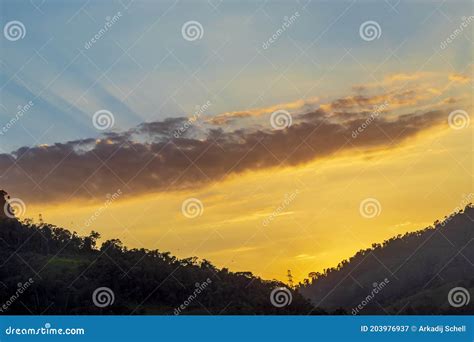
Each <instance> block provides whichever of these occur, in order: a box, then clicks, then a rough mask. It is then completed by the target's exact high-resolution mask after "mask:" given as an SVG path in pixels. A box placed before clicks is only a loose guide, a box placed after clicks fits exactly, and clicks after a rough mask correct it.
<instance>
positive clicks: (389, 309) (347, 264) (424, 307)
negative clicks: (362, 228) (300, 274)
mask: <svg viewBox="0 0 474 342" xmlns="http://www.w3.org/2000/svg"><path fill="white" fill-rule="evenodd" d="M310 275H311V278H312V279H311V280H309V281H306V284H300V286H299V291H300V293H302V294H303V295H304V296H305V297H306V298H308V299H310V300H311V301H312V303H313V304H314V305H315V306H317V307H320V308H322V309H326V310H329V311H332V310H336V309H338V308H342V310H343V311H345V312H346V313H348V314H351V313H352V314H474V298H472V299H471V298H470V297H473V296H474V208H473V207H472V205H468V206H467V207H466V208H465V209H464V210H461V211H459V212H457V213H455V214H453V215H451V216H449V217H446V218H445V220H443V221H442V222H438V221H437V222H435V223H434V225H433V226H432V227H428V228H426V229H424V230H421V231H417V232H413V233H407V234H405V235H403V236H401V235H399V236H397V237H394V238H391V239H390V240H388V241H385V242H384V243H383V244H373V245H372V248H370V249H366V250H362V251H360V252H358V253H357V254H356V255H354V256H353V257H352V258H350V259H349V260H345V261H343V262H341V263H340V264H339V265H338V267H337V268H332V269H328V270H325V272H324V273H323V274H320V273H317V272H314V273H311V274H310ZM451 290H452V291H451ZM450 291H451V293H450ZM450 300H451V303H450ZM453 304H454V305H453ZM342 310H341V311H342Z"/></svg>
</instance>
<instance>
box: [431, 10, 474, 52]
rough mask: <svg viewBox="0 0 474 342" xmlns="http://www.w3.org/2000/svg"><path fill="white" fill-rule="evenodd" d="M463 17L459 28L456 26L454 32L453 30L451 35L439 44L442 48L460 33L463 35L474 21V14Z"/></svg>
mask: <svg viewBox="0 0 474 342" xmlns="http://www.w3.org/2000/svg"><path fill="white" fill-rule="evenodd" d="M461 19H462V22H461V24H460V25H459V26H458V28H456V29H455V30H454V31H453V32H451V34H450V35H449V37H448V38H446V39H445V40H443V41H442V42H441V43H440V44H439V47H440V48H441V50H444V49H446V48H447V46H448V45H449V44H451V43H452V42H453V41H454V40H455V39H456V38H457V37H458V36H459V35H461V34H462V33H463V32H464V29H466V28H467V27H468V26H469V25H470V24H471V22H472V21H474V16H473V15H471V16H469V17H462V18H461Z"/></svg>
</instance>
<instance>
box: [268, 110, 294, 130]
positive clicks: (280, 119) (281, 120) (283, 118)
mask: <svg viewBox="0 0 474 342" xmlns="http://www.w3.org/2000/svg"><path fill="white" fill-rule="evenodd" d="M292 123H293V119H292V117H291V114H290V113H289V112H288V111H286V110H284V109H280V110H277V111H275V112H273V113H272V115H271V116H270V125H272V127H273V129H277V130H281V129H285V128H288V127H290V126H291V124H292Z"/></svg>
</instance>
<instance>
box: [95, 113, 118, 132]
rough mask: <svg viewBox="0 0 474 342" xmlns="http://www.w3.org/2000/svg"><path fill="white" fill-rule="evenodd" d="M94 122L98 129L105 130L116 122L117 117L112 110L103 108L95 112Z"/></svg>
mask: <svg viewBox="0 0 474 342" xmlns="http://www.w3.org/2000/svg"><path fill="white" fill-rule="evenodd" d="M92 124H93V125H94V127H95V128H97V129H98V130H100V131H104V130H106V129H109V128H112V127H113V125H114V124H115V118H114V115H113V114H112V113H111V112H110V111H108V110H106V109H101V110H98V111H97V112H95V113H94V116H93V117H92Z"/></svg>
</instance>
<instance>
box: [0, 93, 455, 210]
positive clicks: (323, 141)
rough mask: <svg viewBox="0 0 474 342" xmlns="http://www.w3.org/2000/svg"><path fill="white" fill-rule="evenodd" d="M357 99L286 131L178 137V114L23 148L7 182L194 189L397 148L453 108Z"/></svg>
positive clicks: (76, 192)
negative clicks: (374, 108)
mask: <svg viewBox="0 0 474 342" xmlns="http://www.w3.org/2000/svg"><path fill="white" fill-rule="evenodd" d="M406 96H407V95H403V94H402V95H401V97H400V98H405V97H406ZM392 98H393V96H392ZM408 98H409V99H408V100H410V96H408ZM351 101H352V102H351V103H350V104H351V105H352V106H353V107H357V110H356V111H350V105H349V104H346V103H343V102H344V101H342V102H341V101H340V100H336V101H335V102H334V103H333V106H332V107H334V108H335V107H338V108H340V111H339V112H338V113H337V115H334V113H332V112H328V111H326V110H324V109H322V108H319V109H316V110H311V111H308V112H304V113H298V114H294V115H293V124H292V125H291V126H290V127H288V128H286V129H284V130H273V129H272V127H271V125H270V122H269V120H267V121H266V123H264V124H261V125H258V126H256V127H245V128H239V129H235V130H227V131H226V130H224V128H223V127H221V126H219V125H214V126H213V125H209V126H208V127H207V128H206V129H205V130H201V129H200V130H198V129H197V127H196V126H191V127H188V129H187V130H185V132H184V133H183V135H181V136H180V137H178V138H176V137H175V136H174V132H175V131H176V129H179V128H180V127H183V125H184V124H185V123H186V122H188V119H187V118H173V119H167V120H164V121H159V122H150V123H143V124H141V125H139V126H137V127H135V128H133V129H130V130H128V131H125V132H121V133H108V134H105V135H103V136H102V137H100V139H95V138H90V139H82V140H75V141H69V142H66V143H56V144H54V145H41V146H35V147H31V148H29V147H23V148H20V149H18V150H16V151H14V152H12V153H11V154H0V181H1V185H2V187H4V188H5V189H6V190H7V191H9V192H10V194H11V195H13V196H15V197H20V198H22V199H25V200H29V201H35V202H37V201H43V202H55V201H66V200H69V199H71V198H82V199H92V200H103V198H104V196H106V194H111V193H114V192H116V191H117V189H121V191H122V192H123V193H124V194H125V195H127V194H128V195H134V194H141V193H147V192H164V191H172V190H180V189H189V188H194V187H199V186H202V185H206V184H209V183H212V182H219V181H221V180H223V179H225V178H226V177H227V176H229V175H233V174H239V173H242V172H245V171H255V170H261V169H267V168H272V167H279V166H295V165H299V164H303V163H307V162H310V161H312V160H315V159H317V158H321V157H326V156H331V155H335V154H337V153H339V152H341V151H345V150H350V149H353V148H356V149H358V150H367V149H372V148H387V147H391V146H393V145H394V144H397V143H400V142H402V141H403V140H405V139H408V138H410V137H413V136H414V135H416V134H418V133H420V132H423V131H425V130H427V129H430V128H432V127H434V126H436V125H440V124H442V123H445V122H446V118H447V115H448V113H449V111H443V110H432V111H424V112H419V111H414V112H411V113H407V114H403V115H390V113H386V112H383V113H382V115H377V116H375V117H374V115H373V114H372V112H370V111H361V110H360V108H359V107H358V104H359V103H363V104H367V103H372V101H371V100H367V99H357V98H356V99H351ZM354 101H355V102H354ZM353 102H354V103H353ZM341 103H343V105H341ZM262 115H263V114H262ZM268 116H269V115H267V119H268ZM368 118H372V120H371V122H370V125H368V127H366V128H365V130H364V131H363V132H362V133H360V134H358V136H357V139H354V138H353V137H352V133H353V132H354V131H355V130H357V129H358V128H359V127H362V126H363V125H364V123H365V124H366V123H367V122H368V121H367V120H368Z"/></svg>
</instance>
